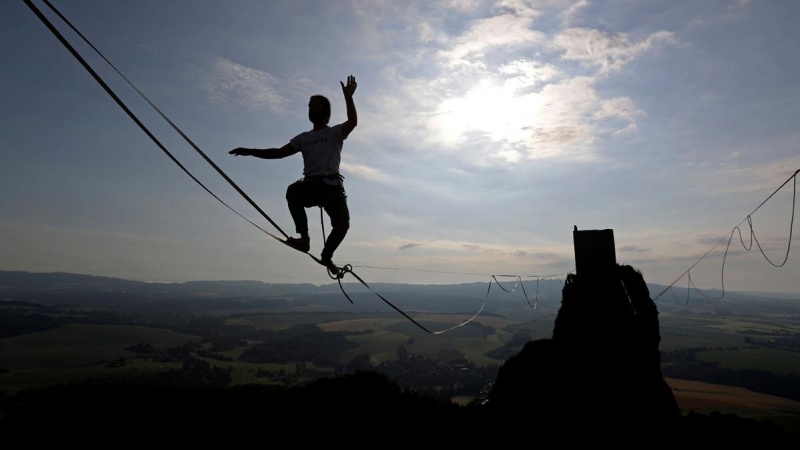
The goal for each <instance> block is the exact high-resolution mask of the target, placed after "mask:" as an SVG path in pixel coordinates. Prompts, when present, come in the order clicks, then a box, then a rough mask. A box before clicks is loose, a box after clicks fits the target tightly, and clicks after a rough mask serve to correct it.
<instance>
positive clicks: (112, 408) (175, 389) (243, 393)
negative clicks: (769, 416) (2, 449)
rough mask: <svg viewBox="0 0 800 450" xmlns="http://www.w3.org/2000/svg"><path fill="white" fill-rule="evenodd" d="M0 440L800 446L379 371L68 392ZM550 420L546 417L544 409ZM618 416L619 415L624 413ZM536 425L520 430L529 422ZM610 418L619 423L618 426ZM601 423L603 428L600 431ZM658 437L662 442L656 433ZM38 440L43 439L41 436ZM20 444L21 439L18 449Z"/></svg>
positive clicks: (774, 431) (681, 420)
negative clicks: (483, 396)
mask: <svg viewBox="0 0 800 450" xmlns="http://www.w3.org/2000/svg"><path fill="white" fill-rule="evenodd" d="M0 404H1V406H2V408H1V409H0V410H1V411H2V413H3V414H4V417H3V418H2V419H0V435H1V436H2V441H3V442H13V441H17V440H18V439H20V438H24V439H32V438H35V437H37V436H39V435H40V434H41V433H43V432H44V431H46V433H45V434H46V435H47V436H49V437H50V438H55V439H59V440H62V439H63V440H66V441H74V439H75V437H76V435H84V436H90V437H91V439H92V440H96V439H108V440H111V441H114V440H119V439H126V438H125V436H130V438H136V437H138V438H141V437H147V436H151V437H158V438H159V439H163V438H166V437H169V438H180V439H181V440H185V441H192V442H194V441H203V440H205V439H207V438H211V437H225V436H230V437H232V438H233V437H235V438H242V437H246V438H256V439H259V440H260V441H261V442H262V443H269V442H274V440H283V439H290V440H297V442H302V443H308V442H332V443H333V442H337V441H340V440H346V441H348V442H349V441H351V440H356V441H357V442H361V443H366V442H365V441H362V439H365V438H370V439H381V438H383V439H388V441H386V442H390V443H394V444H397V443H400V442H404V443H413V442H418V443H420V442H430V440H431V439H435V440H437V441H440V442H445V441H446V442H449V443H451V444H470V445H475V444H478V443H480V444H482V445H488V444H490V443H495V444H500V443H503V442H505V443H506V445H508V444H511V442H514V441H517V440H518V439H521V438H522V437H523V436H524V437H526V438H532V437H535V438H536V440H545V441H552V440H555V439H558V440H561V441H566V442H572V441H578V442H584V441H585V442H591V441H595V440H601V441H609V440H612V441H615V442H620V443H622V442H631V441H632V440H634V439H638V438H643V439H647V440H652V441H655V442H656V443H658V444H665V443H675V444H677V443H686V442H690V441H692V442H696V440H697V439H702V440H706V439H708V440H713V441H714V442H717V443H720V442H731V443H733V442H742V441H741V440H742V439H757V440H758V441H759V442H760V443H762V444H764V443H768V442H779V441H781V440H785V439H792V438H794V439H796V438H797V437H798V436H796V435H795V436H792V435H790V434H788V433H786V432H785V431H784V430H783V429H782V428H779V427H778V426H776V425H773V424H770V423H762V422H757V421H754V420H748V419H743V418H740V417H737V416H733V415H724V416H723V415H710V416H705V415H698V414H690V415H688V416H679V417H676V418H675V420H671V421H663V422H657V423H652V424H651V425H652V427H649V429H648V435H647V436H643V435H642V433H643V432H644V430H642V429H638V428H635V427H631V426H630V419H631V418H633V417H635V416H636V414H637V412H636V411H629V412H628V413H627V414H619V415H615V416H614V417H608V413H609V412H610V411H612V410H613V409H614V408H610V407H609V406H611V405H595V407H592V408H586V407H585V406H586V405H572V406H573V408H574V414H573V415H572V416H571V417H570V418H569V420H563V421H561V422H557V423H551V424H550V426H548V427H541V425H540V424H538V423H537V422H535V421H533V420H531V419H532V418H533V417H534V416H536V415H537V413H536V412H537V408H538V406H537V405H536V404H535V403H532V404H530V405H529V410H528V411H527V413H526V412H524V411H520V412H519V414H521V417H519V419H521V420H514V421H509V420H508V418H507V417H506V415H505V414H497V411H492V410H491V408H488V407H487V406H486V405H477V404H476V405H471V406H466V407H465V406H458V405H455V404H453V403H447V402H439V401H436V400H434V399H433V398H431V397H427V396H424V395H419V394H417V393H414V392H413V391H410V390H404V389H401V388H400V387H398V385H397V384H396V383H393V382H390V381H389V380H388V379H387V378H386V377H385V376H383V375H381V374H378V373H375V372H357V373H354V374H349V375H344V376H339V377H335V378H329V379H319V380H316V381H314V382H312V383H310V384H308V385H305V386H301V387H293V388H287V387H270V386H263V385H247V386H238V387H222V386H219V385H215V384H214V383H208V384H207V385H206V386H202V387H181V386H178V385H176V380H171V381H169V382H168V381H166V380H162V382H158V381H155V380H150V381H148V382H137V381H136V380H129V381H127V382H117V383H110V382H103V383H100V382H98V383H89V382H87V383H80V384H72V385H60V386H54V387H50V388H46V389H39V390H32V391H26V392H21V393H19V394H18V395H16V396H15V397H13V398H3V399H2V402H0ZM539 412H541V411H539ZM615 412H618V411H615ZM526 419H528V420H527V423H528V426H527V427H523V428H520V427H519V424H520V423H521V422H526ZM609 419H610V420H609ZM598 420H599V421H600V422H602V423H604V424H606V425H605V428H604V429H602V430H598V429H596V427H595V426H594V425H595V424H596V423H597V422H598ZM654 433H655V434H654ZM37 439H38V438H37ZM17 442H19V441H17Z"/></svg>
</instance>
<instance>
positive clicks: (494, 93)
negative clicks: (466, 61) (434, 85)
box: [433, 79, 541, 144]
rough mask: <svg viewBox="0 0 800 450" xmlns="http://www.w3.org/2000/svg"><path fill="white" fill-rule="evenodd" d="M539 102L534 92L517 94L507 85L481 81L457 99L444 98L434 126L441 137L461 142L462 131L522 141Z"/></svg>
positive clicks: (526, 136) (527, 134)
mask: <svg viewBox="0 0 800 450" xmlns="http://www.w3.org/2000/svg"><path fill="white" fill-rule="evenodd" d="M540 101H541V99H540V98H539V96H538V95H536V94H528V95H523V96H519V95H517V94H516V93H515V89H514V88H512V87H510V86H503V85H496V84H493V83H492V82H491V81H490V80H485V79H484V80H482V81H481V82H480V83H478V84H477V85H476V86H475V87H473V88H472V89H470V90H469V91H468V92H467V93H466V95H464V96H463V97H460V98H452V99H447V100H445V101H444V102H442V103H441V105H440V106H439V114H438V115H437V116H436V117H435V118H434V120H433V122H434V125H435V126H436V127H437V128H438V129H439V132H440V133H441V136H442V138H443V139H444V140H445V141H446V142H448V143H450V144H456V143H458V142H461V140H462V139H463V138H464V134H465V133H466V132H479V133H481V134H483V135H484V136H487V137H489V138H491V139H492V140H495V141H506V142H526V141H528V139H529V138H530V135H531V132H530V130H529V129H526V127H529V126H530V125H531V124H532V123H533V122H534V120H533V119H534V117H535V111H536V110H538V109H539V108H538V106H539V105H538V103H539V102H540Z"/></svg>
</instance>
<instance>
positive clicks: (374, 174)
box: [339, 162, 392, 183]
mask: <svg viewBox="0 0 800 450" xmlns="http://www.w3.org/2000/svg"><path fill="white" fill-rule="evenodd" d="M339 167H340V169H341V171H342V172H344V173H345V174H347V175H352V176H355V177H358V178H364V179H367V180H370V181H378V182H385V183H386V182H391V181H392V176H391V175H388V174H386V173H384V172H383V171H381V170H380V169H376V168H374V167H370V166H365V165H363V164H353V163H346V162H342V163H341V164H340V166H339Z"/></svg>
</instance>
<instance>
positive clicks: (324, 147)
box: [289, 124, 344, 184]
mask: <svg viewBox="0 0 800 450" xmlns="http://www.w3.org/2000/svg"><path fill="white" fill-rule="evenodd" d="M289 143H291V144H292V147H294V148H295V149H297V150H299V151H300V152H301V153H302V154H303V176H306V177H310V176H314V175H338V174H339V163H340V162H341V160H342V146H343V144H344V136H343V135H342V125H341V124H339V125H334V126H332V127H327V128H323V129H321V130H318V131H313V130H312V131H306V132H305V133H300V134H298V135H297V136H295V137H294V138H292V140H291V141H289ZM325 182H326V183H328V184H341V181H340V180H339V179H335V178H333V179H325Z"/></svg>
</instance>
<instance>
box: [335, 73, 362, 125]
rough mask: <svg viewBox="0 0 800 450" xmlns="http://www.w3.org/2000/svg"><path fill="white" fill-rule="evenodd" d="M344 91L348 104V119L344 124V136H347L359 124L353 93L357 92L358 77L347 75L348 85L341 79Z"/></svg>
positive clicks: (345, 100)
mask: <svg viewBox="0 0 800 450" xmlns="http://www.w3.org/2000/svg"><path fill="white" fill-rule="evenodd" d="M339 84H341V85H342V93H343V94H344V102H345V103H346V104H347V121H346V122H345V123H343V124H342V136H344V137H345V139H346V138H347V136H348V135H349V134H350V132H351V131H353V128H355V127H356V125H358V114H356V104H355V103H353V94H354V93H355V92H356V86H358V85H357V84H356V77H354V76H352V75H350V76H349V77H347V85H346V86H345V84H344V83H342V82H341V81H340V82H339Z"/></svg>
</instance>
